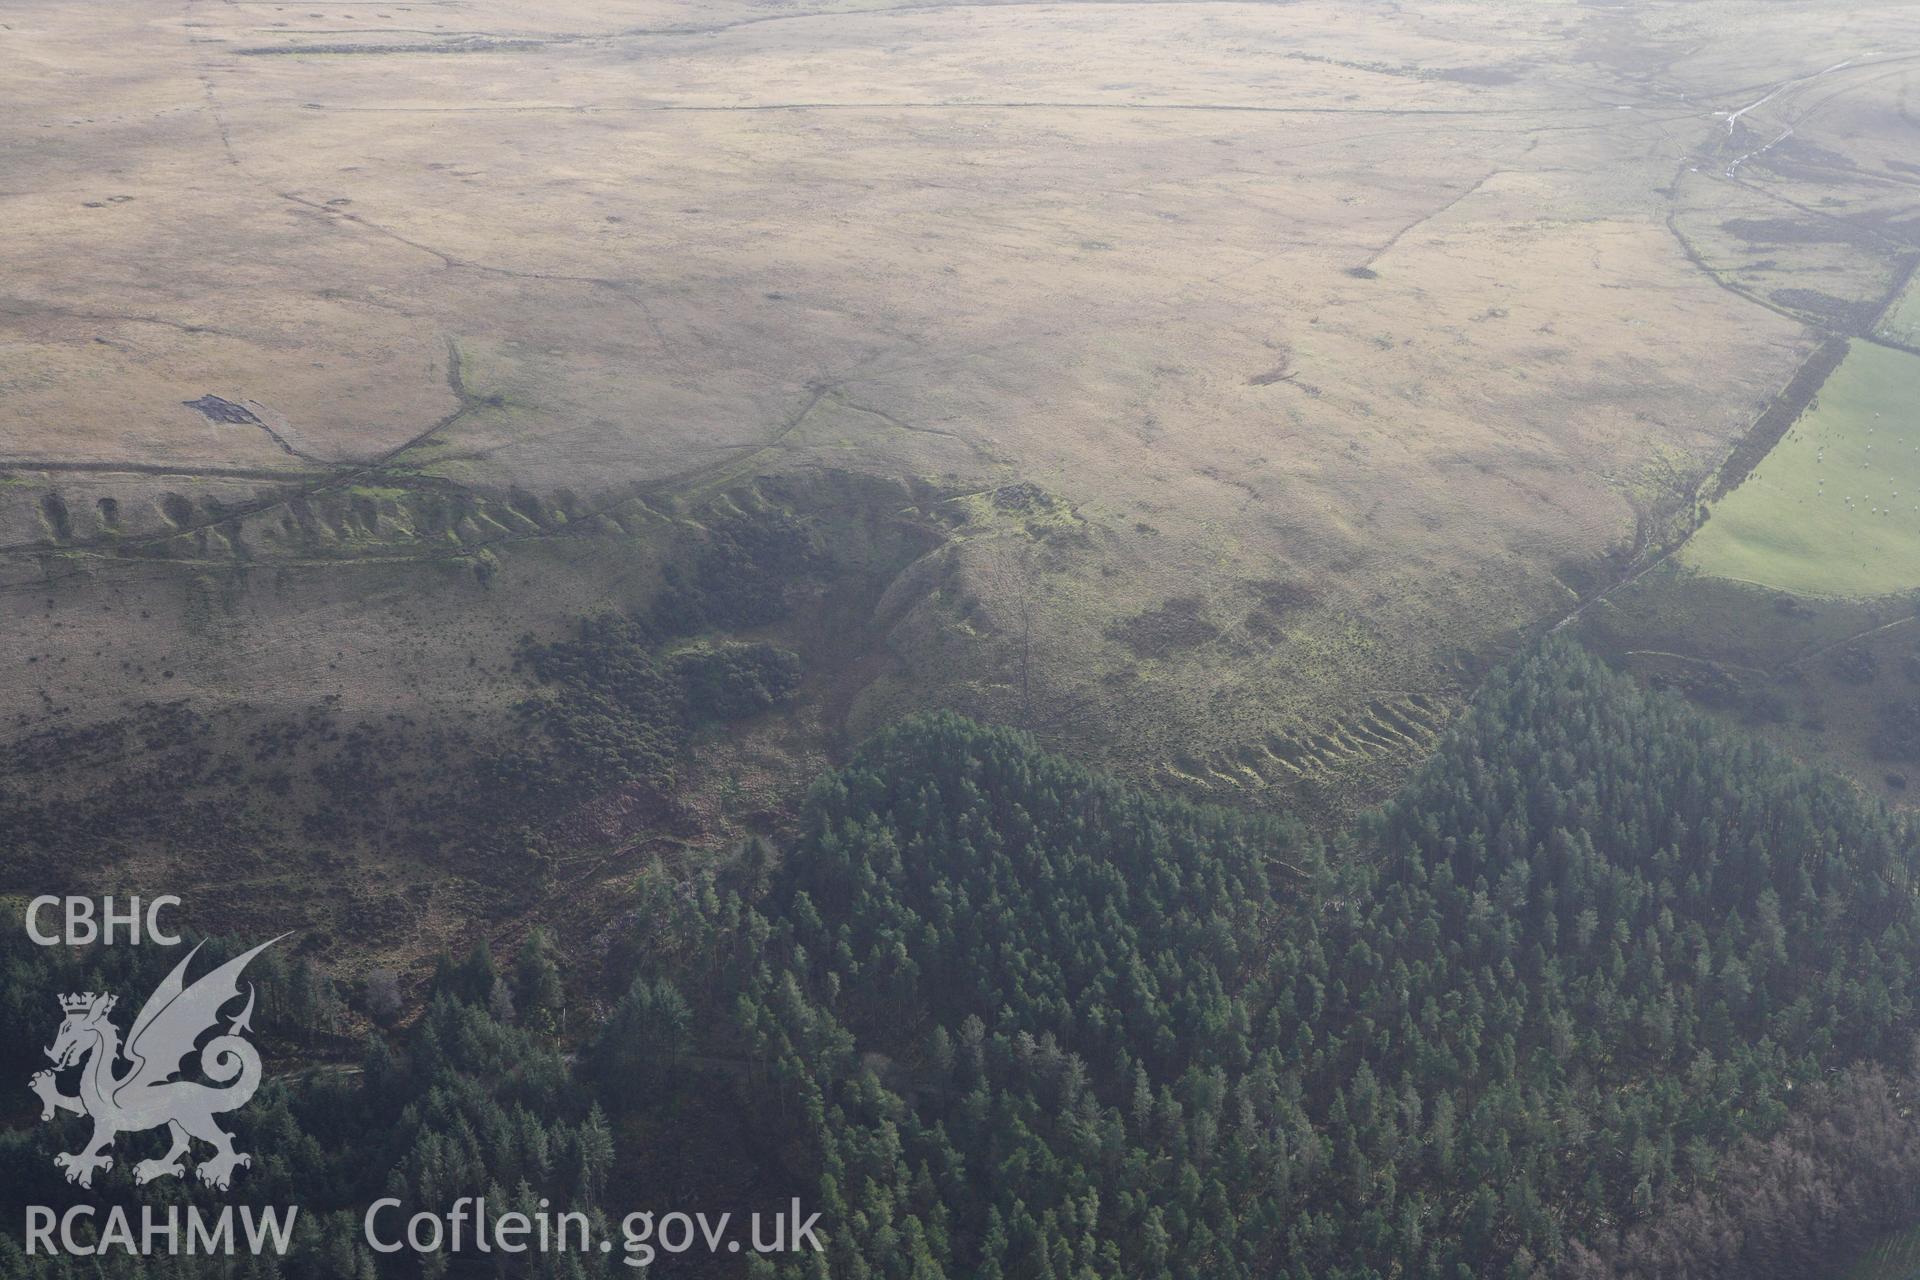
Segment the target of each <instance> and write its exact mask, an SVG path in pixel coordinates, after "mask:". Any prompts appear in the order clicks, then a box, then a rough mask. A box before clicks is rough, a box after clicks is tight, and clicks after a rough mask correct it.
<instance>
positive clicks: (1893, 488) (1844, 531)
mask: <svg viewBox="0 0 1920 1280" xmlns="http://www.w3.org/2000/svg"><path fill="white" fill-rule="evenodd" d="M1680 559H1681V561H1682V563H1684V564H1686V565H1688V566H1689V567H1691V568H1693V569H1694V570H1696V571H1697V572H1699V573H1702V574H1706V575H1709V576H1712V577H1719V578H1732V579H1735V580H1738V581H1743V582H1752V583H1755V584H1757V585H1760V586H1763V587H1773V588H1775V589H1777V590H1781V591H1789V592H1792V593H1794V594H1796V595H1803V596H1826V597H1836V596H1848V597H1861V596H1877V595H1887V594H1891V593H1893V592H1898V591H1907V590H1912V589H1913V588H1915V587H1920V357H1916V356H1912V355H1908V354H1906V353H1904V352H1899V351H1894V350H1890V349H1888V348H1886V347H1881V346H1876V345H1873V344H1871V343H1865V342H1857V343H1855V344H1854V346H1853V349H1852V350H1851V351H1850V352H1849V353H1848V354H1847V358H1846V359H1845V361H1843V362H1842V363H1841V365H1840V367H1839V368H1838V369H1836V370H1835V371H1834V373H1833V376H1832V377H1830V378H1829V379H1827V383H1826V385H1825V386H1824V387H1822V388H1821V390H1820V394H1819V396H1818V397H1817V398H1816V399H1815V401H1814V403H1813V404H1812V405H1810V406H1809V407H1808V409H1807V411H1806V413H1804V414H1802V415H1801V417H1800V420H1799V421H1798V422H1796V423H1795V424H1794V426H1793V428H1792V429H1791V430H1790V431H1788V433H1787V435H1786V437H1785V438H1784V439H1782V440H1781V442H1780V443H1779V444H1778V445H1776V446H1775V447H1774V449H1773V451H1772V452H1771V453H1769V454H1767V456H1766V457H1765V458H1764V459H1762V460H1761V462H1760V465H1759V466H1757V467H1755V468H1754V471H1753V474H1752V475H1750V476H1748V477H1747V479H1746V481H1745V483H1743V484H1741V486H1740V487H1739V488H1738V489H1735V490H1734V491H1733V492H1732V493H1731V494H1729V495H1728V496H1727V497H1726V498H1725V499H1723V500H1722V501H1721V502H1720V503H1719V504H1718V505H1717V506H1716V507H1715V508H1714V509H1713V512H1712V514H1711V515H1710V516H1709V518H1708V520H1707V522H1706V524H1705V525H1704V526H1702V527H1701V529H1700V531H1699V532H1698V533H1696V534H1695V535H1694V536H1693V538H1692V539H1691V540H1690V541H1689V542H1688V543H1687V545H1686V546H1685V547H1684V548H1682V549H1681V553H1680Z"/></svg>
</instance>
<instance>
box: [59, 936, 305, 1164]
mask: <svg viewBox="0 0 1920 1280" xmlns="http://www.w3.org/2000/svg"><path fill="white" fill-rule="evenodd" d="M286 936H287V935H285V934H284V933H283V934H281V935H280V937H281V938H284V937H286ZM278 941H280V938H274V939H272V940H270V941H267V942H263V943H261V944H260V945H259V946H257V947H255V948H254V949H253V950H251V951H249V952H247V953H246V954H245V955H241V956H236V957H235V958H233V959H232V960H229V961H227V963H225V964H223V965H221V966H220V967H219V968H218V969H215V970H214V971H213V972H212V973H209V974H207V975H206V976H205V977H203V978H201V979H200V980H199V981H197V982H195V983H194V984H193V985H192V986H187V985H186V972H187V965H188V964H189V963H190V962H191V961H192V960H193V957H194V956H195V955H196V954H198V953H199V950H200V948H199V947H198V946H196V947H194V949H193V950H192V951H189V952H188V953H187V958H186V959H185V960H182V961H181V962H180V963H179V964H178V965H176V966H174V970H173V972H172V973H170V974H168V975H167V976H166V979H165V980H164V981H163V982H161V984H160V985H159V987H158V988H156V989H155V991H154V993H153V995H152V996H150V997H149V998H148V1000H147V1003H146V1005H145V1006H144V1007H143V1008H142V1009H141V1010H140V1015H139V1016H138V1017H137V1018H135V1019H134V1020H133V1030H132V1031H131V1032H130V1033H129V1034H128V1036H127V1043H126V1047H125V1048H124V1049H122V1048H121V1045H120V1031H119V1029H118V1028H117V1027H115V1026H114V1025H113V1023H112V1022H111V1021H109V1020H108V1017H107V1015H108V1014H110V1013H112V1012H113V1006H114V1003H115V1001H116V999H117V997H115V996H110V995H97V994H95V993H94V992H91V991H88V992H83V993H81V994H78V995H69V996H61V997H60V1007H61V1009H62V1010H64V1011H65V1013H66V1015H67V1016H66V1021H64V1022H62V1023H61V1024H60V1034H59V1035H58V1036H56V1037H55V1038H54V1041H53V1047H52V1048H50V1049H48V1050H47V1057H49V1058H51V1059H53V1064H54V1065H53V1070H52V1071H41V1072H37V1073H36V1074H35V1075H34V1077H33V1079H32V1080H30V1081H28V1085H29V1087H30V1088H32V1090H33V1091H34V1092H35V1093H37V1094H39V1095H40V1102H41V1104H42V1110H41V1112H40V1118H41V1119H42V1120H51V1119H53V1116H54V1113H55V1112H56V1111H71V1112H73V1113H74V1114H75V1115H86V1116H91V1117H92V1118H93V1137H91V1138H90V1139H88V1141H87V1144H86V1145H85V1146H84V1147H82V1148H81V1149H80V1150H78V1151H76V1152H74V1153H73V1154H71V1155H67V1154H65V1153H62V1154H60V1155H57V1156H55V1157H54V1158H53V1163H54V1165H55V1166H56V1167H58V1168H61V1169H64V1170H66V1174H67V1181H68V1182H77V1183H79V1184H80V1185H81V1186H83V1187H90V1186H92V1185H93V1175H94V1174H95V1173H96V1172H99V1171H103V1170H107V1169H111V1168H112V1167H113V1155H112V1154H111V1152H112V1148H113V1140H114V1138H115V1137H116V1136H118V1135H119V1134H122V1133H138V1132H140V1131H141V1130H143V1129H157V1128H159V1127H160V1126H161V1125H165V1126H167V1129H168V1130H169V1131H170V1132H171V1134H172V1136H173V1146H172V1148H171V1149H170V1150H169V1151H168V1152H167V1154H166V1155H164V1156H162V1157H161V1158H160V1159H158V1160H142V1161H141V1162H140V1163H139V1164H137V1165H135V1166H134V1170H133V1178H134V1181H135V1182H138V1183H141V1184H145V1183H148V1182H152V1181H153V1180H154V1179H155V1178H163V1177H179V1176H181V1175H183V1174H185V1173H186V1171H187V1169H186V1164H185V1162H184V1160H183V1157H184V1156H186V1155H187V1153H188V1150H189V1148H190V1146H191V1140H192V1139H194V1138H198V1139H199V1140H200V1141H202V1142H204V1143H207V1144H208V1145H210V1146H212V1147H213V1149H214V1153H213V1155H212V1156H210V1157H208V1158H207V1159H205V1160H202V1161H201V1162H200V1164H199V1166H198V1168H196V1169H195V1173H197V1174H198V1175H199V1177H200V1181H202V1182H204V1183H206V1184H207V1185H208V1186H210V1187H217V1188H219V1189H220V1190H222V1191H224V1190H226V1189H227V1185H228V1184H229V1183H230V1182H232V1180H233V1171H234V1170H235V1169H237V1168H245V1167H246V1166H247V1165H250V1164H252V1163H253V1160H252V1157H250V1156H247V1155H245V1154H243V1153H241V1152H238V1151H235V1150H234V1149H233V1138H232V1136H231V1135H230V1134H227V1133H225V1132H223V1131H222V1130H221V1129H220V1127H219V1126H218V1125H216V1124H214V1122H213V1118H214V1116H216V1115H218V1114H220V1113H221V1112H223V1111H233V1110H235V1109H237V1108H239V1107H243V1106H245V1105H246V1103H247V1100H248V1099H249V1098H251V1097H253V1093H254V1090H256V1089H258V1088H259V1087H260V1054H259V1051H258V1050H256V1049H255V1048H254V1047H253V1046H252V1045H251V1044H249V1043H248V1042H247V1041H246V1040H245V1039H243V1038H242V1037H241V1034H240V1033H241V1032H243V1031H250V1030H252V1026H251V1019H252V1017H253V987H252V984H248V987H247V1005H246V1008H244V1009H242V1010H241V1011H240V1013H239V1015H238V1016H237V1017H235V1018H233V1019H232V1021H231V1022H230V1023H229V1024H228V1027H227V1032H226V1034H225V1035H218V1036H215V1037H214V1038H213V1039H211V1040H209V1041H207V1044H206V1046H205V1047H204V1048H203V1049H201V1050H200V1070H201V1073H202V1074H204V1075H205V1076H206V1077H207V1079H209V1080H211V1081H213V1082H215V1083H216V1084H219V1085H223V1086H224V1087H223V1088H210V1087H208V1086H207V1085H204V1084H200V1083H197V1082H195V1081H191V1080H175V1079H173V1077H174V1075H176V1074H177V1073H178V1072H179V1071H180V1065H181V1060H182V1059H184V1058H185V1057H186V1056H187V1055H188V1054H190V1053H192V1052H193V1047H194V1044H195V1042H196V1041H198V1040H199V1039H200V1037H201V1036H202V1035H203V1034H205V1033H206V1032H207V1031H208V1030H209V1029H211V1028H213V1027H214V1026H215V1025H216V1024H217V1023H218V1022H219V1020H220V1010H221V1008H222V1007H224V1006H225V1005H226V1004H227V1003H228V1002H229V1001H231V1000H235V999H238V998H239V996H240V972H241V970H243V969H245V968H246V967H247V962H248V961H250V960H252V959H253V958H254V957H255V956H257V955H259V954H260V953H261V952H262V951H265V950H266V949H267V948H268V947H270V946H272V945H273V944H274V943H275V942H278ZM122 1057H124V1058H125V1059H126V1061H127V1062H128V1064H129V1066H128V1067H127V1069H126V1071H125V1072H124V1073H121V1074H118V1075H116V1074H115V1067H116V1064H117V1063H118V1062H119V1061H120V1059H121V1058H122ZM83 1060H84V1061H85V1063H86V1065H85V1066H84V1067H83V1068H82V1069H81V1072H80V1091H79V1093H78V1094H77V1095H75V1096H73V1097H68V1096H67V1095H65V1094H63V1093H61V1092H60V1088H59V1085H58V1083H56V1080H55V1075H54V1073H55V1072H57V1071H64V1070H66V1069H67V1068H68V1067H71V1066H73V1065H74V1064H76V1063H79V1062H81V1061H83ZM229 1082H231V1083H229Z"/></svg>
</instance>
